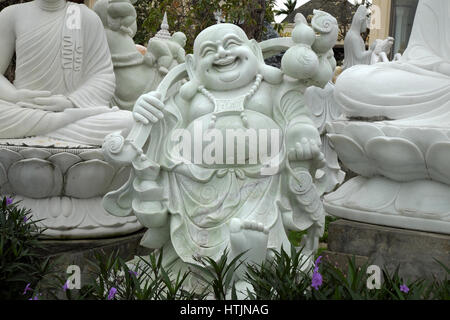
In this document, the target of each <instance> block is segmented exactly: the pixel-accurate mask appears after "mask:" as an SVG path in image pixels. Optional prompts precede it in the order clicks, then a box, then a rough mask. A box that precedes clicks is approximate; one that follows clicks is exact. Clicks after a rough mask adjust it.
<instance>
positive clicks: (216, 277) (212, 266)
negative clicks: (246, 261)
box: [195, 250, 245, 300]
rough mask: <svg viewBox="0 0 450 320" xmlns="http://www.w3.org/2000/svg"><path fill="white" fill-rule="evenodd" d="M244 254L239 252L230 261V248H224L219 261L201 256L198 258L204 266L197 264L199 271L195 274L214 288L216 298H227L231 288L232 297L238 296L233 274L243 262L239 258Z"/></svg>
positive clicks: (205, 283) (206, 284)
mask: <svg viewBox="0 0 450 320" xmlns="http://www.w3.org/2000/svg"><path fill="white" fill-rule="evenodd" d="M244 254H245V252H243V253H241V254H239V255H238V256H236V257H235V258H234V259H232V260H231V261H230V262H228V250H224V252H223V253H222V255H221V256H220V258H219V260H218V261H217V262H216V261H215V260H214V259H212V258H210V257H199V258H197V259H196V260H197V261H198V262H200V264H201V265H202V266H203V268H199V267H198V266H196V267H195V268H196V269H197V271H198V272H196V273H195V274H196V276H197V277H198V278H199V279H202V281H203V284H204V285H205V286H209V287H210V288H212V290H211V291H212V292H213V293H214V299H216V300H226V298H227V293H228V292H229V290H231V298H232V299H236V298H237V295H236V287H235V283H234V281H233V280H234V279H233V275H234V272H235V271H236V270H237V269H238V268H239V267H240V266H241V265H242V264H243V262H242V261H240V260H239V259H240V258H241V257H242V256H243V255H244Z"/></svg>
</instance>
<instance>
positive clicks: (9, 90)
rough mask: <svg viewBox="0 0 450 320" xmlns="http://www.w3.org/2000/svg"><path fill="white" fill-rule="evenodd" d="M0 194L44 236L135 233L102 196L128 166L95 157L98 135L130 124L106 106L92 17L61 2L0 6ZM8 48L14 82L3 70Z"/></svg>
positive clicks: (106, 74) (110, 87)
mask: <svg viewBox="0 0 450 320" xmlns="http://www.w3.org/2000/svg"><path fill="white" fill-rule="evenodd" d="M0 33H1V36H0V194H2V195H9V196H11V195H12V196H14V197H15V200H16V201H19V200H20V201H22V202H21V205H23V206H24V207H26V208H29V209H31V210H32V212H33V219H35V220H41V222H40V224H41V225H42V226H43V227H45V228H46V231H45V235H46V236H50V237H56V238H95V237H104V236H115V235H120V234H123V233H129V232H134V231H136V230H139V229H140V228H141V226H140V224H139V223H138V222H137V221H136V219H135V218H132V217H128V218H117V217H113V216H111V215H108V214H107V213H106V212H105V210H104V209H103V207H102V206H101V199H102V197H103V195H104V194H105V193H106V192H108V191H110V190H114V189H116V188H117V186H118V185H119V186H120V185H121V184H123V183H124V181H126V177H127V175H128V172H129V168H123V167H120V166H112V165H110V164H108V163H106V162H105V161H104V159H103V156H102V153H101V150H100V146H101V144H102V142H103V140H104V137H105V136H106V135H107V134H109V133H111V132H116V131H120V132H123V134H128V132H129V131H130V129H131V127H132V125H133V116H132V113H131V112H130V111H122V110H119V109H118V108H117V107H115V108H110V101H111V98H112V97H113V94H114V90H115V85H116V84H115V76H114V72H113V64H112V62H111V55H110V51H109V48H108V43H107V40H106V36H105V32H104V28H103V25H102V22H101V21H100V19H99V17H98V16H97V15H96V14H95V12H93V11H92V10H90V9H89V8H87V7H86V6H85V5H80V4H76V3H72V2H67V1H65V0H35V1H32V2H27V3H22V4H18V5H12V6H9V7H7V8H5V9H4V10H2V11H1V12H0ZM14 53H15V54H16V70H15V80H14V83H10V82H9V81H8V80H7V79H6V78H5V77H4V76H3V73H4V72H5V71H6V69H7V67H8V65H9V64H10V62H11V59H12V57H13V55H14Z"/></svg>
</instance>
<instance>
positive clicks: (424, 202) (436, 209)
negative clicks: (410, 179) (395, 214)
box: [395, 180, 450, 219]
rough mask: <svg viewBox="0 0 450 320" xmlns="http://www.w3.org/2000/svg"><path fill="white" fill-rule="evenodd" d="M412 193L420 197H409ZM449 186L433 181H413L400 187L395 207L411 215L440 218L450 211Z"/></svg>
mask: <svg viewBox="0 0 450 320" xmlns="http://www.w3.org/2000/svg"><path fill="white" fill-rule="evenodd" d="M412 194H415V195H420V197H411V195H412ZM448 194H449V187H448V186H447V185H444V184H442V183H438V182H433V181H425V180H424V181H414V183H407V184H404V185H403V186H402V188H401V189H400V192H399V195H398V198H397V200H396V203H395V208H396V209H397V210H398V211H399V212H401V213H402V214H404V215H407V216H411V217H424V216H425V217H427V218H430V219H442V218H443V217H445V216H448V215H449V213H450V209H449V208H450V197H449V196H448Z"/></svg>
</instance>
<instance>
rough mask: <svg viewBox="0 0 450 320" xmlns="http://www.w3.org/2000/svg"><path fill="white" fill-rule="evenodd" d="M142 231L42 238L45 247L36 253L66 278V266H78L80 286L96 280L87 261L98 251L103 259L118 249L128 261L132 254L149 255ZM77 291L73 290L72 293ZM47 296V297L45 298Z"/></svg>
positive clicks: (91, 259)
mask: <svg viewBox="0 0 450 320" xmlns="http://www.w3.org/2000/svg"><path fill="white" fill-rule="evenodd" d="M143 235H144V231H140V232H136V233H133V234H131V235H127V236H122V237H115V238H105V239H90V240H42V242H43V243H44V245H45V250H44V251H42V252H39V253H41V254H43V255H45V256H49V257H50V258H51V260H52V261H54V262H55V263H56V271H57V273H58V274H59V275H60V276H61V277H63V278H68V277H69V276H70V274H68V273H67V268H68V267H69V266H70V265H77V266H79V267H80V270H81V286H83V285H85V284H86V283H88V282H90V281H92V280H94V279H95V274H93V268H92V265H91V264H90V263H89V261H96V259H95V255H96V254H101V255H102V256H103V257H104V258H105V259H107V257H108V256H109V255H111V254H112V253H113V252H118V254H119V256H120V257H121V258H122V259H123V260H125V261H129V260H131V259H133V258H134V257H135V256H145V255H148V254H150V252H151V249H147V248H144V247H142V246H141V245H140V241H141V239H142V236H143ZM77 292H78V290H73V293H74V294H75V296H76V295H77ZM57 294H58V296H59V297H60V298H62V299H64V297H65V294H64V292H63V291H62V290H61V291H60V292H57ZM46 298H49V297H46Z"/></svg>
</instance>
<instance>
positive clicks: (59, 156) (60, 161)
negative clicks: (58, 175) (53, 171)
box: [48, 152, 81, 174]
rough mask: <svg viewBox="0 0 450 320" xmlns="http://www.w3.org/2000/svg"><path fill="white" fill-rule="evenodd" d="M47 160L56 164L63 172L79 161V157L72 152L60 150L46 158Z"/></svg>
mask: <svg viewBox="0 0 450 320" xmlns="http://www.w3.org/2000/svg"><path fill="white" fill-rule="evenodd" d="M48 161H51V162H53V163H54V164H56V165H57V166H58V167H59V168H60V169H61V171H62V173H63V174H65V173H66V171H67V169H69V168H70V167H71V166H73V165H74V164H75V163H78V162H80V161H81V158H80V157H79V156H77V155H75V154H73V153H69V152H61V153H56V154H54V155H52V156H51V157H50V158H48Z"/></svg>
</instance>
